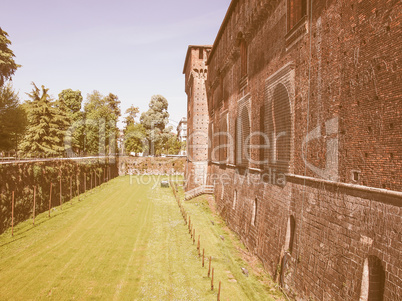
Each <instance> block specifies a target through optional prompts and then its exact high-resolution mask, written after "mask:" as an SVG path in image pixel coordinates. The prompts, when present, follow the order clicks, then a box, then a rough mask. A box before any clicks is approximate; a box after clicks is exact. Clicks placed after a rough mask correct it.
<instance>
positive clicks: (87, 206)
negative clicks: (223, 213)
mask: <svg viewBox="0 0 402 301" xmlns="http://www.w3.org/2000/svg"><path fill="white" fill-rule="evenodd" d="M142 179H143V180H146V179H147V178H145V177H143V178H142ZM149 180H150V181H149V184H138V183H137V181H136V180H135V179H134V181H133V183H132V185H130V177H128V176H127V177H120V178H116V179H114V180H112V181H110V182H109V183H106V184H103V185H102V186H100V187H98V188H96V189H94V190H92V191H88V192H87V193H86V194H84V195H81V197H80V201H78V199H77V198H75V199H73V200H72V201H71V202H68V203H65V204H63V209H62V210H60V209H59V208H55V209H54V211H52V216H51V218H48V216H47V212H46V213H43V214H41V215H39V216H37V218H36V220H35V224H36V225H35V226H34V227H33V226H32V221H31V220H29V221H26V222H23V223H21V224H19V225H17V226H16V227H15V228H14V237H11V231H10V230H9V231H7V232H5V233H3V234H2V235H1V236H0V283H1V285H0V300H37V299H51V300H52V299H53V300H216V298H217V288H218V283H219V281H222V291H221V300H282V297H281V295H280V294H279V293H278V292H277V291H275V290H274V289H272V288H270V287H269V286H268V285H267V284H266V281H267V280H266V279H267V277H266V275H258V276H256V275H254V274H253V272H252V271H251V270H250V268H249V267H248V266H247V264H246V263H244V262H243V260H242V259H241V258H240V256H239V252H238V250H237V249H236V248H235V245H238V244H239V242H238V241H236V238H234V236H233V235H230V233H228V232H227V230H225V227H224V223H223V222H222V221H220V220H219V218H218V217H216V216H214V215H212V213H211V211H210V209H209V206H208V203H207V202H206V200H205V198H197V199H195V200H193V201H191V202H187V203H185V204H184V206H185V208H186V211H187V212H188V213H189V214H190V215H191V219H192V221H193V222H194V226H195V228H196V236H197V238H198V235H200V236H201V248H205V254H206V256H212V257H213V259H212V266H213V267H214V268H215V283H214V285H215V288H214V290H213V291H211V287H210V283H211V280H210V278H208V277H207V272H208V263H207V261H206V264H205V266H206V267H204V268H203V267H202V266H201V259H200V258H199V257H198V252H197V248H196V244H197V241H196V243H195V245H193V242H192V240H191V239H190V235H189V232H188V228H187V226H186V225H185V223H184V220H183V218H182V216H181V213H180V210H179V207H178V205H177V203H176V201H175V199H174V196H173V194H172V191H171V189H170V188H161V187H160V185H158V183H155V182H154V181H151V180H152V179H151V177H149ZM211 220H215V225H213V224H212V223H211ZM220 235H223V236H224V237H225V240H222V239H221V238H220ZM241 267H246V268H248V269H249V270H250V275H249V277H246V276H245V275H244V274H242V272H241V269H240V268H241ZM270 294H272V296H273V297H270Z"/></svg>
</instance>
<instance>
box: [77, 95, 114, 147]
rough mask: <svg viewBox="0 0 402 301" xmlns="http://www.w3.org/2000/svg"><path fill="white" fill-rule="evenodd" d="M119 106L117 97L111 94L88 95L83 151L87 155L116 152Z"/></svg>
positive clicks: (85, 107) (85, 109)
mask: <svg viewBox="0 0 402 301" xmlns="http://www.w3.org/2000/svg"><path fill="white" fill-rule="evenodd" d="M119 105H120V101H119V99H118V97H117V96H116V95H114V94H112V93H109V95H107V96H103V95H102V94H100V93H99V92H98V91H93V93H92V94H88V96H87V100H86V102H85V105H84V115H85V133H86V139H85V151H86V152H87V153H88V154H93V155H95V154H102V153H108V154H110V153H115V152H117V137H118V134H119V133H118V132H119V129H118V128H117V121H118V118H119V117H120V115H121V112H120V107H119Z"/></svg>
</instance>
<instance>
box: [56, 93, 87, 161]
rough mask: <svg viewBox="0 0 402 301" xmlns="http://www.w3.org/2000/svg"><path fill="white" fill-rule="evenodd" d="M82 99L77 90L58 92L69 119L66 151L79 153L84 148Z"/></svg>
mask: <svg viewBox="0 0 402 301" xmlns="http://www.w3.org/2000/svg"><path fill="white" fill-rule="evenodd" d="M82 100H83V98H82V95H81V91H79V90H77V91H73V90H72V89H65V90H63V91H61V92H60V93H59V102H61V103H62V104H64V106H65V109H66V114H67V116H68V117H69V119H70V124H69V128H68V131H67V136H66V137H69V139H70V140H69V141H68V142H67V145H68V149H67V150H66V151H70V150H71V151H74V152H76V153H80V152H81V151H83V150H84V136H85V124H84V113H83V112H82V111H81V106H82Z"/></svg>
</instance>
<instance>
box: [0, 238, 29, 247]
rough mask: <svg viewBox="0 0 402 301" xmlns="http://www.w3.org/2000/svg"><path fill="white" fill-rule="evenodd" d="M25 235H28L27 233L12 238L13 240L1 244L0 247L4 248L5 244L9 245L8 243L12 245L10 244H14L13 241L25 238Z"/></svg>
mask: <svg viewBox="0 0 402 301" xmlns="http://www.w3.org/2000/svg"><path fill="white" fill-rule="evenodd" d="M25 237H26V235H24V236H21V237H18V238H15V239H13V240H11V241H9V242H6V243H4V244H2V245H0V248H2V247H4V246H7V245H10V244H12V243H13V242H16V241H18V240H21V239H23V238H25Z"/></svg>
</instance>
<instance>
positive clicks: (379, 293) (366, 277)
mask: <svg viewBox="0 0 402 301" xmlns="http://www.w3.org/2000/svg"><path fill="white" fill-rule="evenodd" d="M384 285H385V271H384V268H383V267H382V263H381V260H380V259H379V258H378V257H376V256H369V257H367V258H366V260H365V261H364V267H363V277H362V286H361V292H360V301H382V300H383V295H384Z"/></svg>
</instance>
